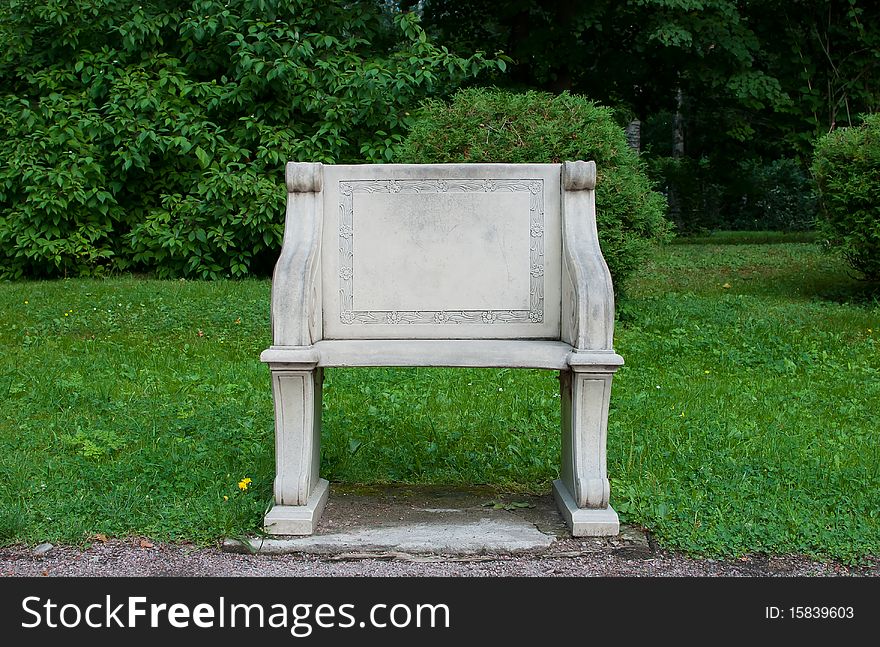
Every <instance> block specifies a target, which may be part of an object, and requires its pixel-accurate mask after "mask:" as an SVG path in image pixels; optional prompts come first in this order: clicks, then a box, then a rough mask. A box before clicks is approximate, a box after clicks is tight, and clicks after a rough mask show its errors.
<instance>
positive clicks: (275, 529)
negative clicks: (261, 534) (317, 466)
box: [263, 479, 330, 536]
mask: <svg viewBox="0 0 880 647" xmlns="http://www.w3.org/2000/svg"><path fill="white" fill-rule="evenodd" d="M329 493H330V482H329V481H327V479H318V484H317V485H316V486H315V489H314V490H313V491H312V495H311V496H310V497H309V501H308V503H306V505H275V506H272V509H271V510H269V513H268V514H267V515H266V516H265V518H264V519H263V527H264V528H265V529H266V532H267V533H269V534H270V535H285V536H286V535H311V534H312V533H313V532H315V527H316V526H317V525H318V520H319V519H320V518H321V513H322V512H323V511H324V505H325V504H326V503H327V496H328V495H329Z"/></svg>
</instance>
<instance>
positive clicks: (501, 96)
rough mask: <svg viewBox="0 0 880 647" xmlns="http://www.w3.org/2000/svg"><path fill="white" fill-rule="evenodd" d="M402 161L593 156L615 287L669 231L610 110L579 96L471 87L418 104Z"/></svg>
mask: <svg viewBox="0 0 880 647" xmlns="http://www.w3.org/2000/svg"><path fill="white" fill-rule="evenodd" d="M396 159H397V160H399V161H403V162H408V163H445V162H459V163H460V162H506V163H533V164H537V163H558V162H562V161H566V160H594V161H595V162H596V166H597V171H598V184H597V187H596V204H597V207H596V211H597V219H598V227H599V238H600V241H601V244H602V252H603V254H604V255H605V259H606V261H607V262H608V267H609V269H610V270H611V274H612V277H613V278H614V281H615V285H616V287H618V289H619V288H620V287H621V286H622V285H623V284H624V282H625V280H626V278H627V277H628V276H629V275H630V274H632V272H633V271H634V270H636V269H637V268H638V267H639V266H640V265H641V264H642V263H643V262H644V261H645V260H646V259H647V257H648V255H649V253H650V250H651V247H652V245H653V244H654V243H656V242H658V241H664V240H666V239H667V238H668V236H669V231H670V227H669V223H667V221H666V219H665V218H664V211H665V202H664V199H663V196H662V195H660V194H659V193H657V192H655V191H653V190H652V184H651V182H650V180H649V179H648V177H647V176H646V175H645V171H644V168H643V166H642V164H641V162H640V161H639V158H638V156H637V155H636V153H635V152H633V151H632V149H630V148H629V147H628V146H627V143H626V136H625V134H624V131H623V129H622V128H620V127H619V126H618V125H617V124H616V123H615V122H614V120H613V118H612V113H611V110H610V109H608V108H604V107H601V106H597V105H596V104H595V103H593V102H591V101H588V100H587V99H585V98H583V97H579V96H574V95H570V94H568V93H563V94H560V95H557V96H554V95H551V94H547V93H541V92H527V93H524V94H515V93H511V92H506V91H501V90H495V89H482V88H471V89H468V90H461V91H459V92H457V93H456V94H455V95H454V96H453V98H452V100H451V102H450V103H448V104H447V103H444V102H441V101H437V100H431V101H428V102H426V103H425V104H424V105H423V106H422V109H421V110H420V111H419V113H418V116H417V117H416V120H415V122H414V124H413V126H412V128H411V130H410V132H409V135H408V136H407V138H406V140H405V141H404V143H403V146H402V148H401V150H400V153H399V155H398V156H397V158H396Z"/></svg>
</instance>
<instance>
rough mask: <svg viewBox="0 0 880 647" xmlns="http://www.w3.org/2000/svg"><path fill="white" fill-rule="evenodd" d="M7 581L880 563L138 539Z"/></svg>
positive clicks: (649, 572)
mask: <svg viewBox="0 0 880 647" xmlns="http://www.w3.org/2000/svg"><path fill="white" fill-rule="evenodd" d="M0 575H3V576H13V577H16V576H17V577H22V576H24V577H29V576H62V577H64V576H85V577H93V576H113V577H125V576H181V577H215V576H248V577H254V576H265V577H303V576H310V577H314V576H319V577H334V576H417V577H449V576H466V577H497V576H519V577H548V576H578V577H585V576H586V577H592V576H625V577H654V576H660V577H667V576H685V577H692V576H723V577H740V576H825V577H836V576H871V577H877V576H880V560H877V559H875V560H873V563H872V564H871V565H870V566H866V567H858V568H855V567H847V566H844V565H841V564H836V563H833V562H828V563H826V562H815V561H811V560H809V559H807V558H804V557H800V556H773V557H768V556H750V557H744V558H740V559H736V560H712V559H692V558H689V557H685V556H682V555H679V554H675V553H671V552H667V551H663V550H655V549H653V548H651V549H649V550H646V551H639V550H626V549H623V550H622V549H620V548H615V547H613V546H610V545H608V544H607V543H605V544H599V545H597V544H595V543H593V544H590V542H581V541H578V540H575V539H570V540H566V541H562V542H558V545H557V546H556V547H555V548H554V550H553V551H552V552H551V553H547V554H541V555H474V556H464V557H450V556H437V555H406V554H395V553H383V554H379V555H375V554H373V555H370V554H354V553H340V554H336V555H305V554H289V555H248V554H236V553H230V552H226V551H224V550H221V549H219V548H203V547H196V546H193V545H189V544H162V543H153V542H151V541H148V540H142V539H138V538H133V539H128V540H112V539H111V540H109V541H106V542H96V543H94V544H92V545H91V546H88V547H86V548H77V547H68V546H64V547H61V546H59V547H53V548H51V549H50V550H48V552H46V553H44V554H40V555H37V554H35V553H34V550H33V549H32V548H28V547H25V546H13V547H9V548H4V549H0Z"/></svg>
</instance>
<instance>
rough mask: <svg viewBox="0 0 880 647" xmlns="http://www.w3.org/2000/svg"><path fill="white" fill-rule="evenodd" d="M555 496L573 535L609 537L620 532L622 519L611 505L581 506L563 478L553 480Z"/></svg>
mask: <svg viewBox="0 0 880 647" xmlns="http://www.w3.org/2000/svg"><path fill="white" fill-rule="evenodd" d="M553 498H554V499H556V506H557V507H558V508H559V511H560V512H561V513H562V517H563V518H564V519H565V523H566V524H568V527H569V528H570V529H571V534H572V536H573V537H608V536H613V535H616V534H618V533H619V532H620V519H619V518H618V516H617V513H616V512H615V511H614V508H612V507H611V506H610V505H609V506H608V507H606V508H579V507H577V504H576V503H575V502H574V497H572V496H571V493H570V492H569V491H568V488H567V487H566V486H565V483H563V482H562V481H561V480H559V479H557V480H555V481H553Z"/></svg>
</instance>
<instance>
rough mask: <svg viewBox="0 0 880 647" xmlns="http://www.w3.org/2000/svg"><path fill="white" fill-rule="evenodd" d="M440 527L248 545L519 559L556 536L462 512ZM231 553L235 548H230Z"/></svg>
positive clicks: (448, 515)
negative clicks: (500, 555)
mask: <svg viewBox="0 0 880 647" xmlns="http://www.w3.org/2000/svg"><path fill="white" fill-rule="evenodd" d="M435 516H436V517H437V519H436V521H423V522H420V523H407V524H400V525H395V524H383V525H382V526H379V527H372V528H352V529H346V530H344V531H341V532H335V533H326V534H320V535H311V536H308V537H284V538H280V537H272V538H266V539H261V538H259V537H256V538H252V539H249V540H247V544H248V545H247V546H243V548H245V549H247V550H248V552H257V553H264V554H283V553H292V552H307V553H313V554H314V553H325V554H332V553H339V552H341V551H360V552H373V553H376V552H398V553H409V554H426V553H428V554H433V553H442V554H474V553H484V552H503V553H520V552H528V551H534V550H542V549H546V548H549V547H550V545H551V544H552V543H553V542H554V541H555V539H556V538H555V537H554V536H553V535H548V534H545V533H543V532H541V531H540V530H538V529H537V528H536V527H535V526H534V524H531V523H528V522H526V521H523V520H522V519H517V518H516V517H514V516H513V515H508V517H509V518H506V519H492V518H489V517H482V518H478V519H468V518H464V517H463V515H462V514H461V511H453V512H444V513H435ZM227 548H230V546H227Z"/></svg>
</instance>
